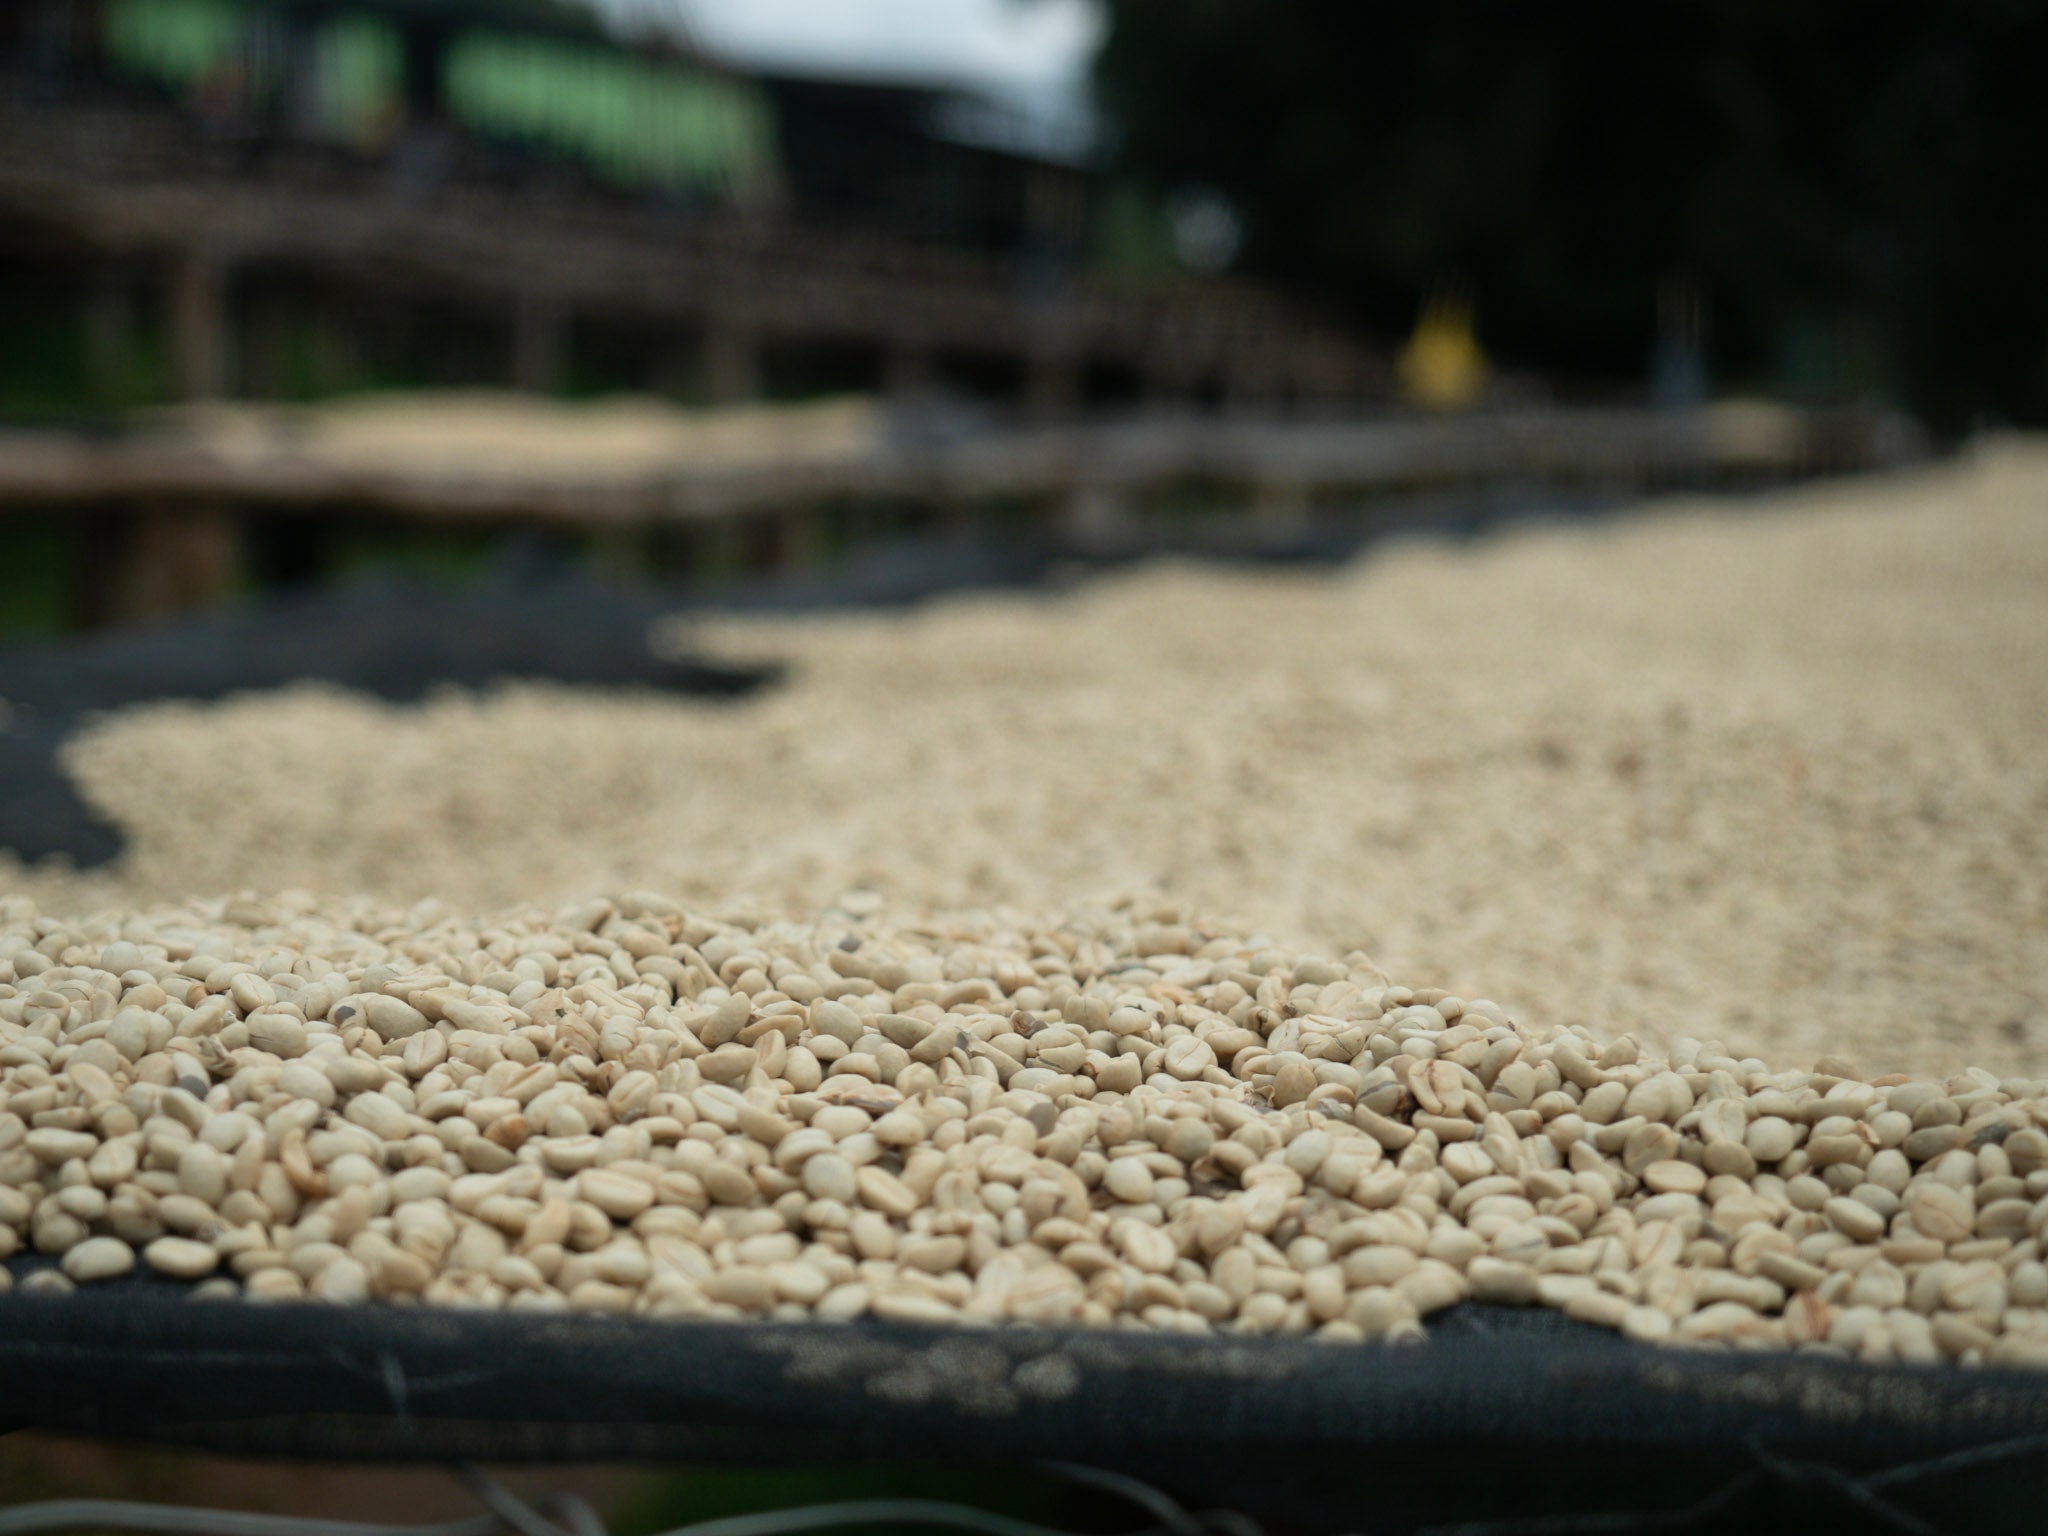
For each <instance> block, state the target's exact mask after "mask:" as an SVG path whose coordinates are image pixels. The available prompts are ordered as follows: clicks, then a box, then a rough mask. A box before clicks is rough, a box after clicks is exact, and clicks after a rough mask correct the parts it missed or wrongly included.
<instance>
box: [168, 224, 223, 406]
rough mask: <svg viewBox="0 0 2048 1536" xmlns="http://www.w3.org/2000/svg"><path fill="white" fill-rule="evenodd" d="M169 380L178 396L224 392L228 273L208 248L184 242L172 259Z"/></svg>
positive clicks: (210, 395)
mask: <svg viewBox="0 0 2048 1536" xmlns="http://www.w3.org/2000/svg"><path fill="white" fill-rule="evenodd" d="M170 309H171V325H170V331H171V379H172V384H173V387H174V388H175V390H176V392H177V395H178V398H179V399H180V400H212V399H218V398H219V397H220V396H221V395H223V394H225V393H226V392H227V378H228V330H227V272H226V267H225V264H224V263H223V262H222V261H221V260H220V258H219V257H218V256H216V255H215V254H214V253H213V252H211V251H209V250H206V249H205V248H204V247H201V246H187V247H185V248H184V249H183V250H181V251H179V252H177V253H176V254H175V255H174V256H173V257H172V258H171V272H170Z"/></svg>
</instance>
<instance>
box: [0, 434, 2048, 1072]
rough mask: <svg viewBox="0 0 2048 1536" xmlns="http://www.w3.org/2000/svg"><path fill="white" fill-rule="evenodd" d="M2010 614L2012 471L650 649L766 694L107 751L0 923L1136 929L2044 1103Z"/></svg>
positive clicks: (2033, 626)
mask: <svg viewBox="0 0 2048 1536" xmlns="http://www.w3.org/2000/svg"><path fill="white" fill-rule="evenodd" d="M2044 581H2048V453H2044V452H2043V450H2042V449H2040V448H2039V447H2036V446H2027V445H2013V444H2009V445H2005V446H2001V447H1998V448H1995V449H1991V450H1986V451H1980V452H1979V453H1977V454H1976V455H1974V456H1972V457H1969V458H1966V459H1964V460H1962V461H1960V462H1958V463H1956V464H1954V465H1950V466H1947V467H1943V468H1939V469H1935V470H1930V471H1925V472H1920V473H1915V474H1911V475H1903V476H1898V477H1895V478H1892V479H1887V480H1865V481H1856V482H1845V483H1836V484H1833V485H1829V486H1822V487H1816V488H1807V489H1801V490H1797V491H1791V492H1785V493H1781V494H1778V495H1774V496H1772V497H1769V498H1765V499H1761V500H1752V501H1745V502H1740V503H1728V502H1723V503H1711V502H1702V503H1697V504H1687V505H1680V504H1675V503H1670V504H1664V505H1661V506H1659V507H1657V508H1656V509H1655V511H1654V515H1646V516H1642V517H1638V518H1631V519H1627V520H1623V521H1619V522H1615V523H1599V524H1579V525H1571V526H1564V527H1558V528H1552V529H1536V530H1526V531H1522V532H1517V533H1512V534H1507V535H1502V536H1499V537H1495V538H1491V539H1489V540H1487V541H1485V542H1483V543H1480V544H1477V545H1470V546H1452V545H1427V544H1418V545H1412V546H1409V547H1405V548H1401V549H1397V550H1390V551H1388V552H1385V553H1382V554H1378V555H1375V556H1373V557H1371V558H1368V559H1365V560H1362V561H1360V562H1358V563H1357V564H1355V565H1354V566H1352V567H1350V568H1348V569H1346V570H1344V571H1341V572H1338V573H1336V574H1334V575H1328V574H1325V575H1313V574H1302V573H1283V574H1275V573H1272V572H1259V573H1246V574H1226V573H1222V572H1215V571H1207V570H1194V569H1186V568H1175V567H1158V568H1152V569H1147V570H1143V571H1140V572H1138V573H1136V574H1132V575H1128V576H1121V577H1115V578H1106V579H1102V580H1099V581H1095V582H1092V583H1089V584H1086V585H1084V586H1082V587H1080V588H1078V589H1076V590H1073V591H1070V592H1067V593H1064V594H1059V595H1047V596H1030V597H990V596H985V595H984V596H977V597H973V598H961V599H954V600H950V601H945V602H939V603H934V604H932V605H929V606H928V607H926V608H924V609H921V610H918V611H915V612H912V613H910V614H907V615H897V616H886V617H877V616H872V615H869V616H859V617H850V618H849V617H838V618H827V619H805V620H800V621H799V620H791V619H786V618H785V619H775V620H749V621H737V620H724V621H720V622H717V623H705V622H693V623H690V624H688V625H687V626H685V625H682V624H680V623H678V624H677V625H676V626H674V630H673V634H672V635H671V638H672V639H676V640H679V641H682V642H685V643H687V644H688V645H689V646H691V647H692V648H695V649H708V650H709V651H710V653H711V654H713V655H720V656H724V657H727V658H729V659H735V660H738V659H752V658H754V657H757V656H758V657H772V658H777V659H786V660H787V661H789V662H790V663H791V664H792V671H791V677H790V681H789V682H788V684H787V686H785V687H783V688H780V689H777V690H774V691H772V692H770V693H767V694H764V695H762V696H760V697H758V698H757V699H754V700H751V701H748V702H746V703H744V704H738V705H733V704H725V705H717V706H712V705H706V704H704V703H701V702H693V701H688V700H675V699H665V698H659V697H654V696H645V695H637V696H628V695H610V696H604V695H596V694H592V693H588V692H581V691H577V690H572V689H564V688H550V687H518V688H507V689H503V690H499V691H494V692H491V693H487V694H485V695H482V696H477V695H449V696H444V697H438V698H434V699H431V700H429V701H428V702H427V703H425V704H424V705H422V706H419V707H390V706H386V705H381V704H377V703H374V702H370V701H367V700H364V699H361V698H357V697H351V696H348V695H345V694H341V693H338V692H335V691H332V690H327V689H321V688H313V687H308V688H298V689H293V690H288V691H286V692H284V693H282V694H267V695H260V696H249V697H244V698H239V699H233V700H229V701H227V702H224V703H220V704H213V705H183V704H162V705H153V706H146V707H139V708H134V709H129V710H124V711H121V712H120V713H118V714H117V715H115V716H112V717H110V718H108V719H107V720H106V721H105V722H104V723H102V724H100V725H98V726H96V727H93V728H89V729H88V730H87V731H86V732H85V733H84V734H83V735H81V736H80V737H78V738H76V739H75V741H74V743H73V745H72V746H71V748H70V749H69V754H70V756H69V761H70V763H71V766H72V769H73V771H74V773H75V775H76V776H77V778H78V780H79V781H80V783H81V785H82V787H83V790H84V792H85V794H86V796H87V798H88V799H89V800H90V801H92V802H93V803H94V804H95V805H97V806H98V807H100V808H101V809H102V810H103V812H104V813H105V814H106V815H108V816H109V817H110V819H112V820H113V821H114V822H115V823H117V824H118V825H119V826H121V827H122V828H123V829H124V830H125V831H126V832H127V833H128V834H129V835H130V837H131V839H132V841H131V846H130V848H129V851H128V852H127V853H126V855H125V856H124V857H123V859H122V860H121V861H120V862H119V863H117V864H116V865H114V866H112V867H110V869H109V870H107V871H105V872H100V873H92V874H70V873H64V872H58V871H52V870H47V869H36V870H25V869H21V868H19V867H15V868H11V869H8V870H6V872H5V883H6V885H7V886H8V887H9V888H13V889H20V890H23V891H25V892H26V893H28V894H30V895H32V896H34V897H35V898H36V899H37V900H38V901H39V902H40V903H41V904H42V905H43V906H44V908H45V909H46V910H60V911H61V910H66V909H73V910H75V909H80V908H86V907H91V906H93V905H96V904H99V903H103V902H113V901H120V902H148V901H151V900H155V899H160V898H169V897H173V896H185V895H189V894H197V893H207V892H220V891H228V890H236V889H247V888H272V889H275V888H282V887H306V888H311V889H318V890H329V891H376V892H380V893H384V894H388V895H392V896H398V897H408V898H409V897H414V896H420V897H425V896H428V895H432V896H435V897H439V898H441V899H442V900H444V901H446V902H449V903H451V904H458V905H491V904H496V903H502V902H510V901H517V900H522V899H529V898H547V897H555V896H564V895H567V894H569V893H572V892H582V891H588V890H590V889H593V888H599V887H604V886H617V885H620V884H622V883H623V884H630V885H653V886H658V887H662V888H667V889H672V890H674V891H676V892H677V893H678V894H679V895H681V896H683V897H685V898H687V899H692V900H704V901H710V902H714V903H717V904H720V905H725V904H727V903H729V902H730V901H731V900H732V899H733V898H735V897H737V896H740V895H747V896H751V897H753V898H757V899H758V900H760V901H762V902H765V903H767V904H770V905H776V904H783V903H788V904H793V905H818V904H823V903H827V902H830V901H832V900H833V899H835V898H836V897H837V896H839V895H840V894H841V893H843V892H845V891H846V890H848V889H849V888H851V887H866V888H869V889H872V890H874V891H876V892H878V893H880V894H881V895H882V896H883V897H885V898H886V899H888V901H889V902H890V903H891V904H892V905H893V904H896V903H902V904H904V905H907V906H912V907H923V906H947V905H960V906H987V905H992V904H997V903H1010V904H1016V905H1019V906H1024V907H1034V906H1037V907H1048V906H1053V905H1057V904H1060V903H1065V902H1070V901H1072V900H1076V899H1081V898H1084V897H1088V896H1092V895H1094V894H1097V893H1106V892H1111V891H1115V890H1118V889H1128V888H1145V887H1158V888H1161V889H1164V890H1167V891H1170V892H1172V893H1173V894H1174V896H1175V897H1176V898H1177V899H1179V900H1181V901H1183V902H1184V903H1186V904H1188V905H1190V906H1192V907H1194V908H1196V909H1199V910H1202V911H1205V912H1209V913H1213V914H1215V915H1216V916H1218V917H1219V918H1222V919H1228V920H1232V921H1237V922H1241V923H1244V924H1246V925H1248V926H1250V927H1252V928H1254V929H1260V930H1264V931H1266V932H1268V933H1271V934H1272V935H1274V936H1275V937H1277V938H1280V939H1282V940H1283V941H1286V942H1295V943H1302V944H1312V945H1317V946H1321V947H1325V948H1332V949H1335V950H1338V951H1340V952H1341V951H1342V950H1345V949H1348V948H1351V947H1353V946H1358V947H1362V948H1364V949H1366V950H1367V951H1369V952H1370V953H1372V954H1373V956H1374V957H1375V958H1376V959H1377V960H1378V961H1379V963H1380V964H1381V965H1382V966H1383V967H1385V968H1386V969H1388V970H1389V971H1390V972H1391V973H1393V974H1398V975H1401V976H1404V977H1412V978H1420V979H1422V980H1426V981H1427V982H1429V983H1430V984H1433V985H1441V986H1444V987H1447V988H1452V989H1455V990H1456V991H1457V992H1458V993H1459V994H1460V995H1463V996H1467V997H1495V998H1500V999H1502V1000H1504V1001H1507V1002H1509V1003H1511V1004H1512V1005H1513V1006H1514V1007H1515V1008H1516V1009H1517V1011H1518V1012H1520V1013H1521V1014H1522V1015H1523V1016H1524V1017H1527V1018H1529V1019H1531V1020H1533V1021H1535V1022H1537V1023H1539V1024H1542V1025H1562V1024H1571V1023H1587V1024H1590V1025H1592V1026H1594V1027H1595V1028H1596V1029H1598V1030H1601V1031H1603V1032H1608V1033H1619V1032H1621V1031H1623V1030H1633V1031H1636V1032H1638V1033H1640V1034H1642V1035H1643V1036H1645V1037H1646V1038H1649V1039H1652V1040H1656V1041H1665V1040H1669V1039H1671V1038H1673V1037H1676V1036H1680V1035H1696V1036H1717V1037H1720V1038H1722V1039H1724V1040H1726V1041H1727V1042H1728V1043H1729V1044H1730V1046H1731V1047H1734V1048H1736V1049H1740V1050H1744V1051H1754V1052H1756V1053H1757V1054H1760V1055H1763V1056H1765V1057H1767V1058H1769V1059H1771V1060H1774V1061H1782V1062H1803V1061H1810V1060H1812V1059H1813V1058H1814V1057H1815V1056H1817V1055H1819V1054H1822V1053H1823V1052H1835V1053H1839V1054H1847V1055H1850V1056H1852V1057H1854V1058H1855V1059H1856V1060H1857V1061H1858V1062H1859V1064H1860V1065H1861V1066H1862V1067H1863V1068H1864V1070H1866V1071H1868V1072H1883V1071H1890V1070H1900V1071H1912V1072H1920V1073H1945V1072H1951V1071H1954V1070H1957V1069H1959V1068H1961V1067H1963V1066H1965V1065H1977V1066H1983V1067H1986V1068H1989V1069H1991V1070H1993V1071H1995V1072H2004V1073H2039V1072H2041V1071H2042V1070H2044V1064H2048V831H2044V828H2048V750H2044V749H2048V605H2044V603H2043V602H2042V600H2041V593H2042V591H2043V583H2044Z"/></svg>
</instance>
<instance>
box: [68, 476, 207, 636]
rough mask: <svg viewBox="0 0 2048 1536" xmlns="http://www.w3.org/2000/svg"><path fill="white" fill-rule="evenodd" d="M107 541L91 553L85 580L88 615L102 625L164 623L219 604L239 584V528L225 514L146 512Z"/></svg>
mask: <svg viewBox="0 0 2048 1536" xmlns="http://www.w3.org/2000/svg"><path fill="white" fill-rule="evenodd" d="M108 533H109V535H110V536H109V537H108V538H107V539H106V540H105V542H104V543H103V544H101V545H100V547H97V548H93V549H89V550H88V551H87V557H86V560H85V562H84V565H83V569H82V573H81V574H82V576H83V579H84V581H85V582H86V583H87V584H88V596H87V601H86V603H85V604H84V607H85V609H86V611H87V612H88V613H90V614H92V615H94V616H95V617H97V618H99V619H101V620H102V621H104V622H109V623H115V624H134V623H143V622H146V621H148V620H151V619H160V618H166V617H168V616H170V615H172V614H175V613H179V612H181V611H183V610H185V609H189V608H197V607H203V606H206V605H209V604H212V603H216V602H218V601H220V600H221V599H222V598H224V597H225V596H227V594H228V591H229V589H230V588H231V587H232V586H233V584H234V578H235V568H236V563H237V549H236V537H235V533H236V530H235V520H234V517H233V515H232V514H231V513H229V512H228V511H227V509H226V508H224V507H220V506H213V505H199V506H181V505H168V504H164V503H151V504H145V505H142V506H138V507H133V508H130V509H129V510H128V511H127V512H126V514H125V515H124V516H122V517H120V518H118V519H117V520H116V521H115V523H114V524H113V526H112V527H111V528H110V529H109V530H108ZM96 542H97V541H96Z"/></svg>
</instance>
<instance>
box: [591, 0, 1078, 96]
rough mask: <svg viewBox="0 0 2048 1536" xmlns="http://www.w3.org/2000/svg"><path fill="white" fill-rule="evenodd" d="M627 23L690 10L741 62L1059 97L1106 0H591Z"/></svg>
mask: <svg viewBox="0 0 2048 1536" xmlns="http://www.w3.org/2000/svg"><path fill="white" fill-rule="evenodd" d="M592 3H594V4H595V5H597V7H598V8H599V9H600V10H603V11H605V12H607V13H609V14H610V15H612V16H614V17H616V18H619V19H620V20H631V21H636V22H638V21H647V22H656V23H658V22H659V21H660V20H662V19H664V18H665V17H670V16H674V15H678V14H679V15H680V16H681V17H682V18H683V21H684V23H685V25H686V26H687V27H688V28H689V30H690V32H691V34H692V35H693V36H694V37H695V38H696V40H697V41H698V42H699V43H700V44H701V45H703V47H704V48H705V49H706V51H707V52H709V53H711V54H713V55H715V56H717V57H719V58H722V59H724V60H726V61H727V62H729V63H732V64H734V65H737V66H740V67H742V68H749V67H751V68H756V69H763V70H769V69H773V70H782V71H788V72H790V73H802V74H812V73H818V74H832V75H841V76H853V77H858V78H870V79H885V80H891V81H897V82H901V83H932V84H940V83H943V84H951V85H958V86H966V87H971V88H977V89H979V90H982V91H986V92H989V93H991V94H995V95H999V96H1004V97H1008V98H1011V99H1013V100H1014V99H1021V100H1030V101H1035V102H1038V103H1041V104H1050V103H1053V102H1056V101H1058V100H1059V99H1061V98H1067V99H1069V100H1071V99H1074V98H1076V97H1078V95H1079V91H1080V87H1081V83H1082V81H1083V79H1084V77H1085V76H1086V74H1087V69H1088V64H1089V60H1090V59H1091V58H1092V57H1093V55H1094V52H1095V49H1096V46H1097V45H1098V43H1099V42H1100V41H1101V36H1102V28H1103V16H1102V11H1101V8H1100V4H1099V0H592Z"/></svg>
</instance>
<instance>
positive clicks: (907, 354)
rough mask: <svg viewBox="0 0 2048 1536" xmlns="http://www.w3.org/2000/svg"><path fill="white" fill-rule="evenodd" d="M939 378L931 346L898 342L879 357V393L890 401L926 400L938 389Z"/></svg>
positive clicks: (892, 344) (888, 347)
mask: <svg viewBox="0 0 2048 1536" xmlns="http://www.w3.org/2000/svg"><path fill="white" fill-rule="evenodd" d="M938 378H939V371H938V366H937V362H936V360H935V359H934V358H933V356H932V350H931V348H930V347H926V346H921V345H919V344H917V343H915V342H906V341H898V342H892V343H890V344H889V345H888V346H887V348H886V349H885V350H884V352H883V354H882V392H883V393H884V394H885V395H887V396H888V397H889V398H890V399H892V400H906V401H918V400H924V399H928V398H930V396H931V395H932V394H933V393H934V392H935V391H936V389H937V387H938Z"/></svg>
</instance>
